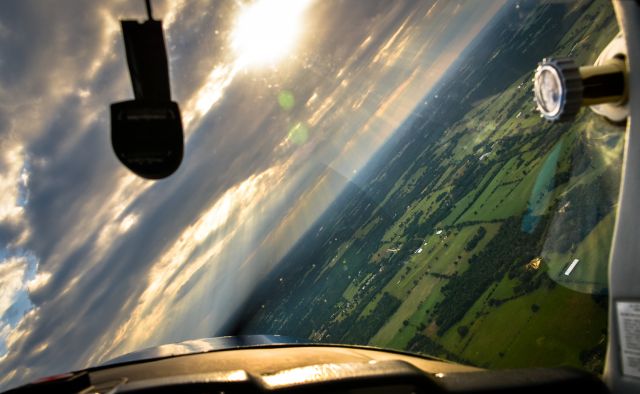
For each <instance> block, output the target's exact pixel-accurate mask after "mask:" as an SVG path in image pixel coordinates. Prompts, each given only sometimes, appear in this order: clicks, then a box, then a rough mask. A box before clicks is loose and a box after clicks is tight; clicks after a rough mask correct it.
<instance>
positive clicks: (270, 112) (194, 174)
mask: <svg viewBox="0 0 640 394" xmlns="http://www.w3.org/2000/svg"><path fill="white" fill-rule="evenodd" d="M434 4H435V5H437V9H438V12H439V13H440V14H439V15H440V16H441V17H443V19H444V17H452V18H454V17H455V15H457V14H456V12H457V11H455V10H454V7H453V6H450V5H447V4H446V2H444V3H443V2H440V3H438V2H437V1H429V2H425V3H422V4H415V2H413V1H407V2H394V3H393V4H390V3H389V2H387V1H386V0H379V1H375V2H373V1H369V0H367V1H354V2H328V1H318V2H315V3H312V4H311V6H310V9H309V10H308V11H307V17H306V18H307V21H306V22H305V23H304V26H303V31H304V33H303V35H302V38H301V42H303V44H304V45H302V44H301V45H300V47H299V48H298V49H297V50H296V51H295V54H294V55H292V56H288V57H286V58H285V59H284V60H283V61H282V62H281V63H280V64H279V65H277V66H276V67H274V68H270V67H266V68H262V69H246V70H238V69H237V68H234V67H235V66H234V61H235V60H234V56H235V55H234V54H233V52H232V51H230V49H229V39H230V36H231V33H230V32H231V31H232V29H233V25H234V23H235V20H236V18H235V15H236V14H237V13H238V12H240V11H241V10H240V8H241V7H244V6H245V5H240V4H239V3H237V2H231V1H221V2H207V1H200V2H191V1H188V2H170V1H166V2H157V4H156V17H160V16H162V15H164V16H165V22H166V27H167V46H168V50H169V56H170V62H171V63H170V65H171V79H172V84H173V86H172V88H173V93H174V97H175V98H176V99H177V100H179V101H180V104H181V106H182V109H183V113H184V115H185V118H187V117H189V119H190V120H189V122H187V125H188V129H187V134H188V140H187V145H186V154H185V161H184V163H183V165H182V167H181V168H180V169H179V170H178V172H177V173H176V174H174V176H172V177H171V178H169V179H167V180H163V181H159V182H156V183H152V182H148V181H143V180H140V179H138V178H136V177H135V176H133V175H131V174H129V173H128V172H127V171H126V170H125V169H124V168H123V167H122V166H121V165H120V164H119V163H118V162H117V160H116V158H115V156H114V155H113V153H112V152H111V147H110V140H109V113H108V104H109V103H111V102H114V101H120V100H126V99H128V98H131V94H132V93H131V88H130V86H129V79H128V75H127V74H126V65H125V59H124V53H123V45H122V42H121V39H120V36H119V25H118V22H117V21H118V18H121V17H125V16H138V17H142V16H143V13H142V7H141V4H138V3H137V2H130V1H115V0H114V1H102V2H99V3H89V2H84V3H78V2H76V1H56V2H47V3H42V2H29V1H8V2H6V3H3V10H2V13H0V53H1V54H2V56H1V57H0V85H1V86H0V128H1V131H0V138H2V145H0V146H1V147H2V149H3V151H2V152H0V154H1V155H2V156H1V157H2V160H0V189H1V190H0V192H4V194H3V195H5V196H8V197H6V198H4V199H0V203H1V204H0V241H1V242H2V244H0V260H1V262H0V267H5V268H7V267H11V268H12V270H8V269H7V274H6V280H5V281H4V282H1V283H2V285H3V286H6V287H7V289H9V287H10V286H14V287H15V288H16V292H15V294H16V296H15V297H14V298H13V300H14V301H15V302H14V303H17V302H18V300H24V299H27V300H28V302H27V304H25V305H27V306H28V308H27V309H26V310H29V311H28V312H26V310H22V312H20V311H21V309H19V308H17V307H15V308H14V309H12V310H11V311H10V312H11V313H10V315H11V320H12V322H9V321H8V320H6V319H4V318H3V321H2V322H0V323H1V324H0V342H2V343H1V345H2V346H0V357H2V359H1V361H0V375H3V376H5V379H4V380H3V381H2V382H1V384H2V385H4V387H7V386H12V385H16V384H19V383H24V382H26V381H28V380H29V379H33V378H35V377H38V376H41V375H45V374H50V373H55V372H61V371H65V370H70V369H76V368H82V367H86V366H88V365H90V364H94V363H97V362H102V361H105V360H106V359H108V358H110V357H113V356H116V355H118V354H121V353H123V352H126V351H131V350H134V349H136V348H141V347H146V346H151V345H155V344H161V343H166V342H170V341H178V340H184V339H188V338H194V337H198V336H209V335H214V334H220V333H221V332H220V331H219V330H221V329H222V327H224V325H225V323H226V320H227V318H228V317H229V316H231V315H232V314H233V313H234V311H235V309H236V308H237V307H238V306H239V305H240V304H241V302H242V301H243V300H244V299H245V297H246V295H247V294H248V293H249V291H250V290H251V289H252V287H253V286H254V285H255V283H256V281H257V280H259V279H260V278H261V277H263V276H264V275H265V273H266V272H267V271H268V270H269V269H270V268H272V267H273V265H274V264H275V263H277V260H278V259H279V258H280V257H282V255H283V254H284V253H286V251H287V249H288V248H289V247H290V246H291V245H292V244H293V243H294V242H295V240H296V239H297V237H299V236H300V235H301V234H302V232H303V231H304V228H305V226H308V225H309V224H311V223H310V222H311V221H313V219H314V218H316V217H317V216H318V215H319V214H320V213H321V212H322V209H323V207H325V206H326V205H327V204H328V203H330V201H331V199H332V198H333V197H334V196H335V195H336V194H337V193H338V191H339V190H340V188H341V187H342V186H344V183H343V182H342V181H341V182H333V181H331V182H326V185H325V186H324V189H323V188H322V187H320V188H319V190H321V191H323V193H320V194H322V196H319V195H318V194H319V193H317V191H318V190H315V189H312V187H318V180H319V179H325V178H326V179H328V178H331V179H333V178H335V177H328V178H327V174H328V173H329V174H331V173H333V172H334V171H338V172H339V173H342V174H347V175H348V176H351V175H352V173H351V170H352V169H354V168H357V166H358V165H362V164H363V163H365V162H366V160H367V159H368V158H369V157H370V155H371V154H372V153H373V152H374V151H375V149H376V147H377V146H379V144H381V143H382V141H384V139H385V138H386V137H388V136H389V135H390V134H391V133H392V132H393V131H394V130H395V128H396V127H397V126H398V125H399V122H401V121H402V120H403V119H404V117H405V116H406V114H407V113H408V112H409V111H410V110H411V109H412V108H413V107H412V106H413V105H415V100H416V99H419V98H420V97H422V96H423V95H424V94H425V93H426V90H427V89H428V88H430V86H432V84H433V83H435V80H437V78H436V77H433V80H431V81H426V82H425V81H421V82H420V77H424V75H427V74H426V72H427V71H424V72H423V73H422V74H420V73H417V71H416V70H421V69H423V68H425V67H426V66H427V65H437V67H435V68H436V69H438V70H439V71H438V72H437V73H436V74H435V75H436V76H438V75H441V74H442V73H443V72H444V70H446V67H447V66H448V64H450V60H451V59H453V58H455V56H453V57H451V59H449V58H447V59H445V60H442V61H441V62H440V63H438V59H439V57H438V56H439V55H441V53H439V52H437V53H436V52H434V51H431V49H432V48H431V47H430V46H429V45H427V44H426V43H425V42H426V41H425V40H424V39H423V36H428V35H429V34H431V35H434V36H435V35H437V34H441V33H442V32H443V31H444V30H443V29H444V27H442V26H443V25H441V24H434V25H433V26H437V31H432V30H429V26H431V25H429V24H427V23H418V24H417V25H416V26H418V27H416V28H414V30H411V29H407V28H404V27H403V26H404V24H405V23H411V22H424V21H425V20H427V19H429V18H432V17H431V15H430V14H428V11H429V10H431V9H432V7H433V6H434ZM480 8H481V7H477V9H476V11H477V12H480V11H478V10H479V9H480ZM482 8H483V9H485V8H487V7H486V6H483V7H482ZM466 17H468V16H466ZM452 23H455V22H452ZM434 28H436V27H434ZM416 29H417V30H416ZM465 34H466V33H465V32H461V33H460V35H458V36H456V35H451V34H448V35H447V37H448V38H447V40H448V41H449V42H450V43H452V45H453V44H455V43H458V42H459V43H460V44H459V45H464V43H465V42H468V40H469V37H466V35H465ZM456 40H458V41H456ZM465 40H466V41H465ZM454 47H455V48H458V47H457V46H454ZM427 54H428V55H427ZM212 70H213V71H215V70H220V73H221V75H222V77H221V78H220V79H219V80H218V79H215V78H216V74H215V73H213V71H212ZM211 81H214V82H215V81H218V82H216V83H212V82H211ZM220 81H222V82H220ZM209 85H211V86H213V88H216V89H217V90H215V89H214V90H213V91H215V92H219V93H220V94H221V98H220V99H219V100H210V101H211V103H213V106H212V107H211V106H204V107H203V108H204V109H203V110H200V112H198V105H197V104H198V102H199V101H198V99H202V98H204V99H207V98H208V97H207V94H200V92H205V91H206V90H203V88H205V87H207V86H209ZM283 91H287V92H290V93H291V94H292V95H293V96H294V98H295V103H296V104H295V106H294V107H293V108H291V109H283V108H282V107H281V106H280V105H279V104H278V95H279V94H281V93H282V92H283ZM207 92H208V91H207ZM208 94H209V96H211V95H212V93H208ZM209 98H210V97H209ZM394 98H398V99H394ZM205 101H206V100H205ZM194 114H195V115H194ZM296 127H297V128H296ZM296 130H297V131H296ZM300 130H304V132H302V131H300ZM294 132H299V133H301V134H300V136H294V137H292V133H294ZM362 141H377V142H376V143H367V144H362V143H360V142H362ZM376 144H377V145H376ZM347 157H349V160H346V158H347ZM348 176H347V177H346V178H341V179H345V180H346V179H348ZM320 184H321V185H322V183H320ZM27 195H28V200H27V199H26V197H25V196H27ZM325 195H326V196H325ZM320 197H322V198H320ZM294 213H304V215H294ZM298 217H303V219H298ZM16 256H17V257H16ZM20 256H23V257H24V256H28V260H25V258H23V257H20ZM20 259H22V260H20ZM9 263H10V264H13V265H11V266H9V265H7V264H9ZM25 267H26V268H25ZM29 267H34V268H29ZM27 268H29V269H30V270H31V271H34V272H32V273H30V274H28V275H27V274H26V272H27ZM36 271H37V272H36ZM18 274H19V275H18ZM20 275H22V276H20ZM12 288H13V287H12ZM3 290H4V289H3ZM12 294H13V293H12ZM25 297H26V298H25ZM20 302H23V301H20ZM21 305H22V304H21ZM18 312H19V313H18ZM25 312H26V313H25ZM16 314H17V315H16ZM19 315H22V316H19ZM7 316H9V315H7ZM184 322H189V324H185V323H184ZM3 349H4V350H3ZM62 349H64V351H62Z"/></svg>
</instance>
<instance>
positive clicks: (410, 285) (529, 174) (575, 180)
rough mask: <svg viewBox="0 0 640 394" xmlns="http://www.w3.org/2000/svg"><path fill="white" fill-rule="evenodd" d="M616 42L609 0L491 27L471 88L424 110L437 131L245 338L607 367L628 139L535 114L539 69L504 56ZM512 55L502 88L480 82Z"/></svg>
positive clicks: (314, 255)
mask: <svg viewBox="0 0 640 394" xmlns="http://www.w3.org/2000/svg"><path fill="white" fill-rule="evenodd" d="M545 29H547V30H545ZM548 31H552V32H554V34H555V36H544V34H551V33H549V32H548ZM544 32H547V33H544ZM616 33H617V24H616V21H615V18H614V15H613V12H612V10H611V8H610V3H609V2H607V1H604V0H603V1H593V2H590V3H588V2H583V3H580V4H577V5H576V4H573V5H567V4H546V3H541V4H538V5H537V6H536V8H535V10H534V11H533V12H531V13H530V14H528V15H527V16H526V17H524V19H522V20H521V21H520V22H519V25H518V27H517V30H516V31H515V32H514V33H512V36H503V35H501V34H502V33H501V31H500V30H499V29H496V30H495V31H494V32H493V33H491V34H493V36H492V37H493V38H492V39H491V40H492V41H491V40H490V41H491V42H492V45H495V49H493V52H491V53H489V54H483V53H484V52H482V51H479V52H477V53H479V54H478V55H476V54H475V53H476V52H471V54H470V55H468V56H469V60H467V62H466V63H465V62H461V63H460V64H459V66H458V67H459V74H460V75H465V78H458V79H453V80H452V81H451V82H449V85H446V89H445V88H443V90H442V91H446V92H449V93H448V94H449V95H450V96H451V98H450V99H449V100H450V102H448V103H447V102H443V103H442V104H441V107H430V108H429V111H427V109H425V110H424V111H425V112H424V113H425V114H427V115H428V116H430V117H431V118H430V119H431V121H427V122H425V123H421V124H416V125H413V126H412V130H415V132H414V133H413V134H411V133H410V134H408V135H407V136H406V137H404V140H401V141H400V142H399V143H398V146H397V147H395V148H393V149H390V150H389V151H387V152H386V153H384V154H385V155H386V156H385V157H384V158H383V159H381V162H382V163H383V164H382V165H380V166H379V168H378V169H377V170H376V172H375V173H374V174H373V175H372V176H371V178H370V180H369V183H368V186H367V187H366V188H362V189H358V190H351V191H347V192H345V196H346V197H345V199H344V200H341V201H343V202H342V205H340V206H339V207H338V206H337V207H334V208H332V209H333V210H332V209H330V210H329V211H328V212H327V213H326V214H325V216H324V218H323V219H321V220H320V222H319V223H318V224H317V226H316V230H312V231H311V232H310V233H309V235H307V238H308V240H306V241H305V240H303V241H305V242H308V243H307V244H306V245H309V244H311V245H314V246H313V247H307V248H300V249H299V250H294V251H293V252H291V254H290V255H289V256H288V261H290V263H289V265H288V267H290V268H289V271H288V272H285V273H284V275H285V276H286V275H289V276H290V277H291V278H292V279H291V280H289V281H286V283H292V284H291V285H290V286H289V287H286V286H283V287H281V288H278V289H275V290H273V291H272V292H271V293H270V294H269V297H267V299H266V300H265V305H266V307H265V308H264V309H262V310H261V311H260V313H259V314H258V315H257V316H256V318H255V320H254V322H255V323H254V325H253V326H251V328H250V329H249V330H248V331H250V332H270V333H280V334H283V335H293V336H299V337H307V338H310V339H313V340H315V341H323V342H340V343H357V344H369V345H375V346H381V347H391V348H396V349H401V350H408V351H412V352H418V353H423V354H427V355H431V356H435V357H441V358H445V359H451V360H454V361H460V362H464V363H469V364H473V365H478V366H483V367H491V368H507V367H525V366H551V365H572V366H577V367H582V368H586V369H588V370H591V371H595V372H600V371H601V368H602V362H603V357H604V353H603V352H604V344H605V343H606V335H607V334H606V327H607V309H606V308H607V305H606V303H604V302H603V299H606V291H607V289H606V287H607V261H608V251H609V248H610V243H611V234H612V231H613V225H614V221H615V201H616V198H617V192H618V191H617V187H618V186H617V185H618V179H619V177H620V173H619V168H620V160H621V156H622V149H623V145H624V139H623V137H622V134H621V132H620V130H619V129H618V128H616V127H614V126H611V125H610V124H608V123H607V122H606V121H604V120H603V119H601V118H599V117H598V116H596V115H594V114H593V113H591V112H590V111H588V110H583V111H581V113H580V114H579V116H578V117H577V119H576V120H575V121H574V122H573V123H568V124H563V125H552V124H550V123H548V122H546V121H543V120H541V119H540V118H539V117H538V115H537V114H536V113H535V112H534V105H533V102H532V95H531V88H532V82H531V78H532V72H533V69H534V68H535V64H530V63H527V62H526V61H525V60H522V59H520V58H519V57H517V56H513V53H520V52H522V53H525V52H526V50H528V47H527V46H526V45H533V44H532V43H538V44H539V45H544V46H547V47H548V48H547V49H546V50H548V53H547V55H552V54H557V55H571V56H573V57H575V58H577V59H578V61H580V62H582V63H589V62H593V60H595V58H596V57H597V55H598V54H599V52H600V51H601V49H602V48H603V47H604V46H605V45H606V44H607V43H608V42H609V41H610V40H611V39H612V38H613V37H614V36H615V34H616ZM525 38H526V39H525ZM499 39H502V40H505V42H504V43H501V41H500V40H499ZM487 40H489V38H487ZM525 41H526V42H525ZM527 42H528V44H527ZM518 51H520V52H518ZM474 56H477V58H476V57H474ZM481 56H485V57H486V56H488V60H487V58H482V57H481ZM522 57H523V58H524V57H525V55H522ZM478 59H484V60H482V61H480V60H478ZM507 61H508V62H512V63H510V65H509V67H507V68H502V69H500V70H503V71H502V74H504V73H508V72H510V73H511V77H510V79H509V80H508V81H506V83H505V81H501V80H497V79H496V80H493V81H492V80H489V78H491V76H493V75H497V76H498V77H499V76H501V75H502V74H501V73H500V72H497V71H495V70H498V69H499V68H500V67H505V66H504V62H507ZM519 61H521V62H522V63H518V62H519ZM515 69H517V70H520V71H519V73H516V72H515V71H513V70H515ZM496 83H503V84H504V86H503V88H502V89H500V90H499V91H495V89H494V85H495V84H496ZM445 98H446V97H445ZM452 103H458V104H459V106H460V109H456V107H453V106H452ZM456 110H457V111H458V112H456ZM427 115H425V116H423V118H427V117H428V116H427ZM443 125H444V126H443ZM436 131H437V132H436ZM347 197H348V198H347ZM345 201H346V202H345ZM318 229H322V230H318ZM321 234H322V236H321ZM302 244H304V242H303V243H302ZM574 259H578V261H579V263H577V265H576V266H575V268H574V269H573V270H572V271H571V273H570V274H567V273H566V271H567V267H568V266H569V264H571V262H572V261H573V260H574ZM299 261H309V262H313V268H312V269H310V268H309V265H301V264H299V263H298V262H299ZM285 265H286V264H285ZM296 278H297V279H296ZM299 278H303V279H302V280H300V279H299Z"/></svg>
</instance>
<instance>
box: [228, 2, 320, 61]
mask: <svg viewBox="0 0 640 394" xmlns="http://www.w3.org/2000/svg"><path fill="white" fill-rule="evenodd" d="M309 2H310V0H257V1H256V2H255V3H252V4H251V5H249V6H247V7H245V8H244V9H243V10H242V12H241V13H240V15H239V17H238V20H237V22H236V27H235V30H234V31H233V33H232V36H231V40H232V41H231V46H232V48H233V50H234V51H235V52H236V54H237V56H238V62H239V64H240V65H241V66H243V67H245V66H254V65H265V64H274V63H275V62H276V61H277V60H279V59H281V58H282V57H283V56H284V55H286V54H287V53H288V52H289V51H290V50H291V49H292V48H293V46H294V44H295V43H296V41H297V39H298V36H299V34H300V25H301V18H302V14H303V12H304V10H305V8H306V7H307V5H308V3H309Z"/></svg>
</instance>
